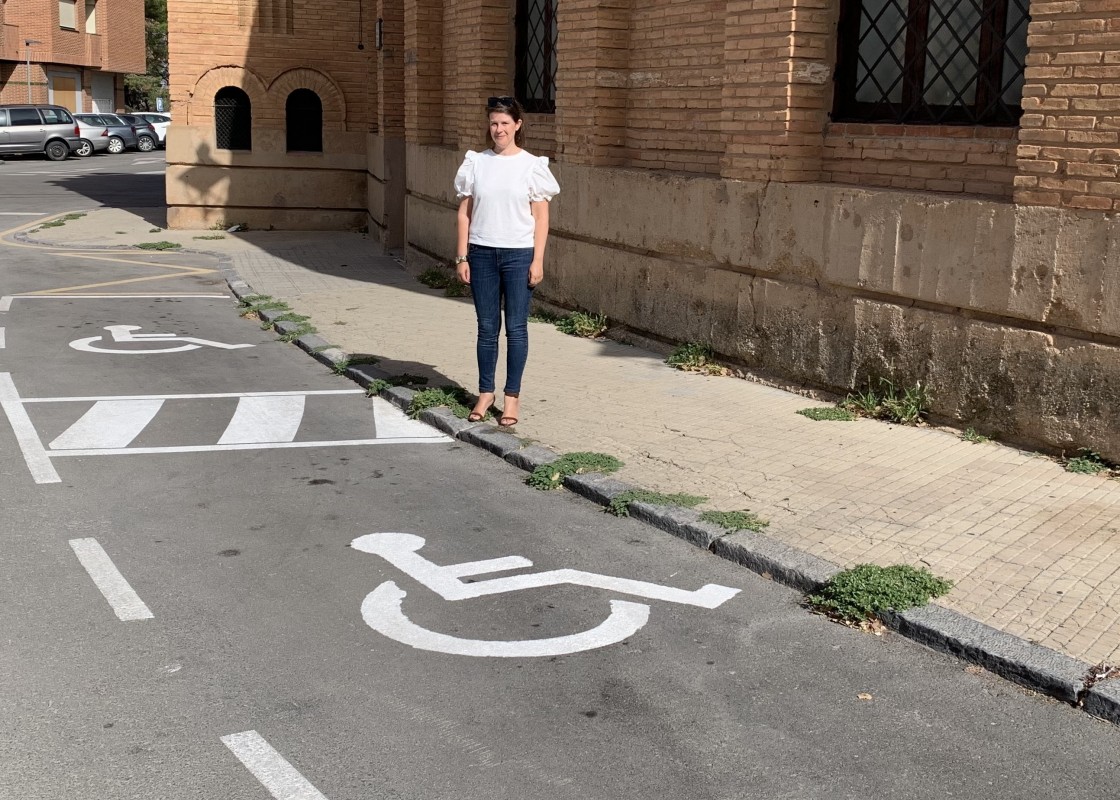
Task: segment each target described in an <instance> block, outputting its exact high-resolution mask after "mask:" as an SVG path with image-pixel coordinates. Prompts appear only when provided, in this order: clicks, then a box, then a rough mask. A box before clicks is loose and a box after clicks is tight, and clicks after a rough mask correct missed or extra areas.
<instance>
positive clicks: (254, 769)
mask: <svg viewBox="0 0 1120 800" xmlns="http://www.w3.org/2000/svg"><path fill="white" fill-rule="evenodd" d="M222 744H224V745H225V746H226V747H228V748H229V750H230V752H231V753H233V754H234V755H235V756H237V760H238V761H240V762H241V763H242V764H244V765H245V767H246V768H247V769H248V770H249V772H251V773H253V777H255V778H256V779H257V780H258V781H260V782H261V785H262V786H264V788H266V789H268V793H269V794H271V795H272V796H273V797H274V798H276V800H327V798H326V796H325V795H323V794H322V793H321V792H320V791H319V790H318V789H316V788H315V787H314V786H312V785H311V783H310V782H309V781H308V780H307V778H305V777H303V776H302V775H300V774H299V771H298V770H297V769H296V768H295V767H293V766H292V765H291V764H290V763H288V761H287V760H286V759H285V758H284V757H283V756H282V755H280V754H279V753H278V752H276V750H275V749H273V747H272V745H270V744H269V743H268V742H266V741H265V740H264V737H263V736H261V735H260V734H259V733H257V732H256V731H244V732H242V733H233V734H230V735H229V736H223V737H222Z"/></svg>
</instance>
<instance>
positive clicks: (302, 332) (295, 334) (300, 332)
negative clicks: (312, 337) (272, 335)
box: [280, 322, 319, 342]
mask: <svg viewBox="0 0 1120 800" xmlns="http://www.w3.org/2000/svg"><path fill="white" fill-rule="evenodd" d="M318 332H319V329H318V328H316V327H315V326H314V325H311V324H310V323H307V322H300V323H298V324H297V325H296V327H294V328H292V329H291V330H290V331H285V332H284V333H282V334H280V341H282V342H294V341H295V340H296V339H299V338H300V337H301V336H307V335H308V334H311V333H318Z"/></svg>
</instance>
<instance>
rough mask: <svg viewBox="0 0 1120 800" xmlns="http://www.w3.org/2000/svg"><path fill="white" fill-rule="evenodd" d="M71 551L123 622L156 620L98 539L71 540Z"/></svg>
mask: <svg viewBox="0 0 1120 800" xmlns="http://www.w3.org/2000/svg"><path fill="white" fill-rule="evenodd" d="M70 547H71V548H73V550H74V555H76V556H77V557H78V561H80V562H82V566H83V567H85V568H86V572H88V573H89V576H90V577H91V578H92V579H93V582H94V584H96V585H97V588H98V589H100V590H101V594H103V595H105V599H106V600H107V601H108V602H109V605H110V606H111V607H112V609H113V612H114V613H115V614H116V615H117V617H118V618H119V619H121V620H123V621H125V622H128V621H130V620H136V619H151V618H152V617H153V614H152V612H151V611H150V610H149V609H148V607H147V606H146V605H144V601H143V600H141V599H140V595H138V594H136V592H134V591H133V589H132V587H131V586H129V585H128V581H126V580H125V579H124V576H123V575H121V573H120V570H118V569H117V567H116V565H115V564H113V562H112V560H111V559H110V558H109V554H108V553H106V552H105V550H104V549H103V548H102V547H101V545H100V544H98V542H97V540H96V539H71V540H70Z"/></svg>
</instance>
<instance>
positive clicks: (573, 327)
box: [556, 311, 607, 339]
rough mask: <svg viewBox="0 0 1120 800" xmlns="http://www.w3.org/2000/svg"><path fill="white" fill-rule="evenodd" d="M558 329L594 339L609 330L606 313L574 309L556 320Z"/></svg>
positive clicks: (571, 334)
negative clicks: (592, 312)
mask: <svg viewBox="0 0 1120 800" xmlns="http://www.w3.org/2000/svg"><path fill="white" fill-rule="evenodd" d="M556 330H558V331H560V332H561V333H566V334H568V335H569V336H580V337H583V338H584V339H594V338H595V337H596V336H601V335H602V334H604V333H606V330H607V318H606V316H605V315H604V314H588V313H586V312H584V311H573V312H572V313H571V314H569V315H568V316H566V317H562V318H561V319H559V320H557V321H556Z"/></svg>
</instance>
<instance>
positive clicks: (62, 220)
mask: <svg viewBox="0 0 1120 800" xmlns="http://www.w3.org/2000/svg"><path fill="white" fill-rule="evenodd" d="M84 216H85V214H84V213H77V212H75V213H73V214H63V215H62V216H61V217H59V218H58V219H52V220H50V221H48V222H44V223H42V224H41V225H40V226H39V228H37V229H36V230H39V229H42V228H61V227H62V226H63V225H65V224H66V223H67V222H73V221H74V220H76V219H81V218H82V217H84ZM34 232H35V231H32V233H34Z"/></svg>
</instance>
